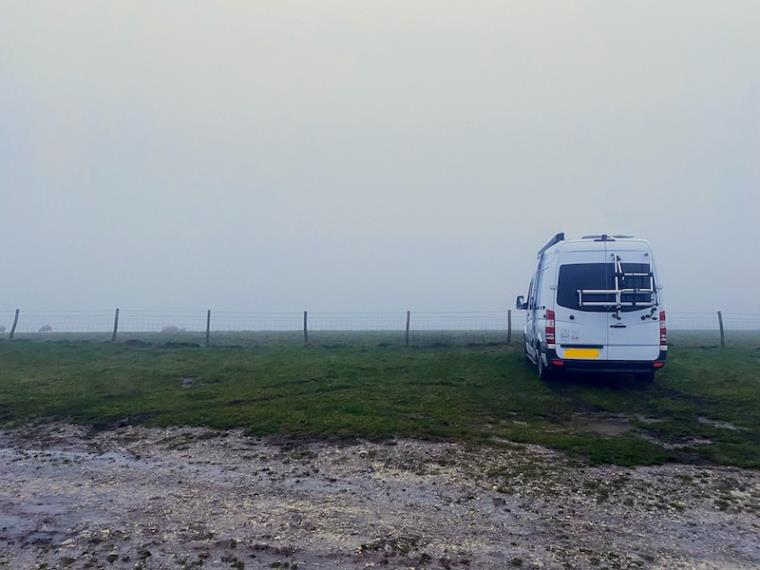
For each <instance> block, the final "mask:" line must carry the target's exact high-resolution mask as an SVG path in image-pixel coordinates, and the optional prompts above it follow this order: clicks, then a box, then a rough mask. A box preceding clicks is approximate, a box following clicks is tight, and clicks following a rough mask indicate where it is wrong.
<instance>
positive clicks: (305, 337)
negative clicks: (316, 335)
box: [303, 311, 309, 343]
mask: <svg viewBox="0 0 760 570" xmlns="http://www.w3.org/2000/svg"><path fill="white" fill-rule="evenodd" d="M303 341H304V343H308V342H309V311H304V312H303Z"/></svg>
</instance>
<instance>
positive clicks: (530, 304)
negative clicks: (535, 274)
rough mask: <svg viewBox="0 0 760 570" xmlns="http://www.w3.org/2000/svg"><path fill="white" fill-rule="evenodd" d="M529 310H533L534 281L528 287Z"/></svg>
mask: <svg viewBox="0 0 760 570" xmlns="http://www.w3.org/2000/svg"><path fill="white" fill-rule="evenodd" d="M527 304H528V309H532V308H533V279H532V278H531V280H530V285H528V303H527Z"/></svg>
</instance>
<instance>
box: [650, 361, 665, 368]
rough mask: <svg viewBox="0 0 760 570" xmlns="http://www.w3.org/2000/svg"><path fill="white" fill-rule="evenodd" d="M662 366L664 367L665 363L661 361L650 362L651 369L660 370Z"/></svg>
mask: <svg viewBox="0 0 760 570" xmlns="http://www.w3.org/2000/svg"><path fill="white" fill-rule="evenodd" d="M663 366H665V363H664V362H663V361H662V360H655V361H654V362H652V368H662V367H663Z"/></svg>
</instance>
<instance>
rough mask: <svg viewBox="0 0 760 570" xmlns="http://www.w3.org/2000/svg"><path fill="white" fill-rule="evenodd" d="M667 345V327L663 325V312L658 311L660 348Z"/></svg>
mask: <svg viewBox="0 0 760 570" xmlns="http://www.w3.org/2000/svg"><path fill="white" fill-rule="evenodd" d="M667 344H668V327H667V326H666V325H665V311H660V348H662V347H663V346H666V345H667Z"/></svg>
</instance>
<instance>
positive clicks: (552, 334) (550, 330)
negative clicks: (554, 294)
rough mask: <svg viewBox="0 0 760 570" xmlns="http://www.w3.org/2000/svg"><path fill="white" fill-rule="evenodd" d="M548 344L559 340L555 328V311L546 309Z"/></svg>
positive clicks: (545, 331)
mask: <svg viewBox="0 0 760 570" xmlns="http://www.w3.org/2000/svg"><path fill="white" fill-rule="evenodd" d="M544 333H545V335H546V344H555V343H556V342H557V336H556V329H555V328H554V311H552V310H551V309H546V329H545V330H544Z"/></svg>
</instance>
